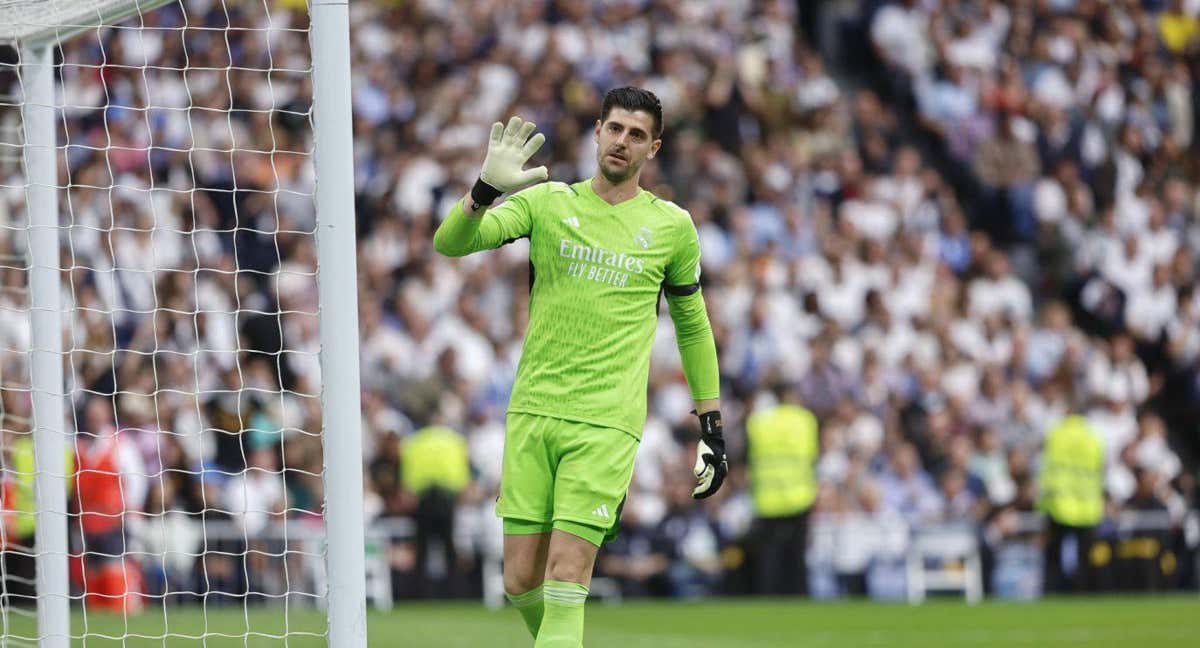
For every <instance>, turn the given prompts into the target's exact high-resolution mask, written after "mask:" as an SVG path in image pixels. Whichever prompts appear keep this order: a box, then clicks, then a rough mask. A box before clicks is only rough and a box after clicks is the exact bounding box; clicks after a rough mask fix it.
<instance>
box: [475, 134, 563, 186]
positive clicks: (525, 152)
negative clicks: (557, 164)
mask: <svg viewBox="0 0 1200 648" xmlns="http://www.w3.org/2000/svg"><path fill="white" fill-rule="evenodd" d="M536 127H537V126H536V125H535V124H534V123H533V122H527V121H524V120H522V119H521V118H520V117H516V116H513V117H512V118H511V119H509V120H508V125H507V126H505V125H502V124H501V123H500V122H496V123H494V124H492V134H491V137H490V138H489V139H488V150H487V157H485V158H484V159H483V168H482V169H480V171H479V182H476V183H475V187H474V188H473V189H471V199H472V200H474V201H475V203H476V204H479V205H490V204H492V202H494V201H495V200H496V198H498V197H499V196H500V195H501V194H505V193H508V192H510V191H515V190H517V189H520V188H522V187H525V186H527V185H531V184H534V183H536V182H543V181H545V180H546V179H547V178H549V177H550V173H549V171H547V170H546V167H544V166H539V167H534V168H532V169H523V168H522V167H524V166H525V163H526V162H528V161H529V158H531V157H533V154H534V153H537V151H538V149H540V148H542V144H543V143H545V141H546V136H545V135H542V134H541V133H534V132H533V131H534V129H535V128H536ZM530 135H532V137H530ZM481 185H482V186H481Z"/></svg>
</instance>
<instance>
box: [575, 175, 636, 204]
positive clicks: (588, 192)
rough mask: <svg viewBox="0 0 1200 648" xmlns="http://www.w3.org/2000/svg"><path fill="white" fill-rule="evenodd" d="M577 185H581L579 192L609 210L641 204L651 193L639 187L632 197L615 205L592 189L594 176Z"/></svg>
mask: <svg viewBox="0 0 1200 648" xmlns="http://www.w3.org/2000/svg"><path fill="white" fill-rule="evenodd" d="M576 186H577V187H579V193H581V194H582V195H585V196H588V197H589V198H590V199H591V200H592V201H594V202H595V203H596V204H598V205H600V206H601V207H603V208H604V209H606V210H608V211H612V212H618V211H624V210H626V209H628V208H630V207H633V206H635V205H639V204H641V203H643V202H645V200H646V197H647V196H649V195H650V192H649V191H646V190H645V189H642V188H641V187H638V192H637V194H635V195H634V196H633V197H632V198H629V199H628V200H623V201H621V202H619V203H616V204H615V205H614V204H613V203H610V202H608V201H607V200H605V199H603V198H601V197H600V196H599V194H597V193H596V192H595V191H594V190H593V189H592V178H587V179H586V180H582V181H580V182H579V184H578V185H576Z"/></svg>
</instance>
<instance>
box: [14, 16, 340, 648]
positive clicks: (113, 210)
mask: <svg viewBox="0 0 1200 648" xmlns="http://www.w3.org/2000/svg"><path fill="white" fill-rule="evenodd" d="M117 4H120V3H112V2H94V1H93V2H89V1H88V0H77V1H76V2H74V3H70V2H64V1H62V0H59V1H55V0H23V1H22V2H14V1H13V0H0V14H2V15H3V16H4V20H0V22H3V23H4V24H5V29H12V28H14V26H15V27H18V28H19V27H20V26H21V25H20V22H21V21H22V20H25V21H28V22H29V23H30V25H31V26H33V27H36V28H37V29H31V30H28V31H27V33H38V32H40V31H42V30H44V29H46V28H47V27H49V28H50V29H51V33H56V32H55V30H58V31H57V33H58V35H59V36H62V35H63V34H66V33H68V32H69V33H70V34H71V35H70V36H69V37H66V38H63V39H62V40H61V41H60V43H59V45H58V47H57V48H56V49H55V79H54V91H55V92H54V109H55V114H56V120H55V121H56V124H57V134H56V142H57V146H56V150H55V161H56V165H57V168H58V172H57V173H58V176H57V177H58V181H57V191H58V206H59V213H58V224H59V237H58V238H59V243H60V264H61V277H62V295H61V303H62V311H63V323H64V327H63V331H62V336H63V354H62V362H63V367H64V376H65V382H66V385H65V387H64V391H65V394H66V399H65V400H66V402H65V409H66V419H67V420H65V421H62V422H61V425H55V424H53V423H45V424H43V423H39V426H40V427H48V428H52V429H53V430H54V432H53V433H56V434H58V433H61V434H64V435H65V437H66V443H67V447H68V457H67V466H68V468H67V470H66V474H65V475H64V476H63V478H64V479H66V483H67V485H66V490H67V493H68V511H67V512H68V520H69V524H68V526H69V529H68V546H69V556H68V565H69V573H70V594H71V607H72V620H73V621H72V628H71V636H72V645H76V644H77V642H79V641H80V640H82V641H83V644H84V645H88V646H92V645H122V646H123V645H163V646H167V645H170V646H176V645H196V646H212V645H238V646H242V645H254V646H260V645H280V646H283V645H297V644H295V643H292V642H295V641H296V640H301V641H311V640H314V639H316V638H319V637H324V636H325V633H326V627H325V621H324V619H323V617H322V616H321V615H320V614H314V613H313V609H314V607H317V606H321V605H323V603H324V602H323V598H322V597H323V596H324V584H325V573H324V569H325V568H324V564H325V563H324V553H325V542H324V531H323V525H322V509H323V501H324V498H323V493H322V445H321V436H320V430H321V411H320V398H319V397H320V385H321V382H320V375H319V365H318V350H319V339H318V316H319V308H318V297H317V270H316V265H317V263H316V245H315V237H314V233H315V208H314V202H313V187H314V169H313V156H312V151H313V128H312V120H311V116H312V114H311V112H312V111H311V105H312V74H311V70H312V65H311V58H310V49H309V27H308V12H307V10H306V7H305V6H304V3H303V0H300V1H299V2H297V1H296V0H291V1H279V0H271V1H270V2H264V1H263V0H257V1H255V0H187V1H186V2H182V1H178V0H176V1H175V2H168V3H166V4H164V5H163V6H161V7H159V8H155V9H147V8H146V3H144V2H143V3H142V7H140V8H139V7H138V5H137V4H136V3H135V4H134V5H133V9H132V10H126V11H125V14H124V15H125V16H126V17H124V18H122V19H121V20H119V21H118V22H115V23H111V24H103V25H102V24H101V22H102V21H105V20H109V19H110V18H111V17H112V16H115V15H117V14H116V13H112V12H111V11H109V9H107V8H105V7H110V6H113V5H117ZM154 4H159V3H157V2H156V3H154ZM66 5H72V7H67V8H68V9H69V8H79V7H82V8H84V9H86V11H82V12H80V11H74V12H71V11H65V13H62V15H61V16H60V17H56V18H53V19H49V18H47V16H50V15H51V14H50V13H47V11H49V10H51V9H53V10H55V11H57V10H58V8H62V7H65V6H66ZM102 5H103V6H104V7H102ZM125 6H126V7H128V3H125ZM106 11H108V13H106ZM64 16H65V17H64ZM64 20H66V21H68V22H67V23H64V22H62V21H64ZM55 21H58V22H57V23H55ZM45 23H54V24H51V25H47V24H45ZM83 25H87V27H86V28H82V29H81V28H80V27H82V26H83ZM9 36H10V37H11V32H10V33H9ZM0 37H4V35H3V34H0ZM21 57H22V53H21V50H20V49H18V48H16V47H12V46H0V435H2V438H0V450H2V452H0V471H2V472H0V476H2V485H3V490H2V505H0V516H2V520H3V524H2V525H0V547H2V550H3V561H0V569H2V571H0V621H2V622H3V628H4V631H3V634H2V638H0V646H20V645H35V643H36V642H37V640H38V639H39V637H40V636H44V633H45V629H42V630H41V631H40V632H42V633H43V634H42V635H39V630H38V628H37V623H36V613H35V607H34V606H35V603H36V600H37V596H38V593H37V592H36V589H35V584H34V575H35V571H34V569H35V567H34V565H35V564H36V560H37V558H38V555H39V550H38V547H37V545H36V543H35V542H34V537H35V530H36V518H35V514H34V512H35V506H34V495H33V483H34V481H35V470H34V461H33V442H32V438H31V437H32V432H31V430H32V429H33V423H32V407H31V400H32V399H31V396H32V388H31V378H30V376H31V373H30V371H31V370H30V360H31V355H32V354H31V336H32V331H31V325H30V317H29V316H30V308H31V305H30V304H31V296H30V291H29V289H28V281H29V275H30V270H31V261H30V253H29V238H30V236H29V234H30V214H29V213H28V210H27V208H26V206H27V198H28V192H29V190H30V187H31V186H32V184H31V180H30V179H29V178H28V176H27V174H26V172H25V170H26V165H27V162H28V155H29V151H28V150H26V148H25V147H23V142H24V141H25V140H26V138H27V133H26V132H25V129H24V125H23V123H22V119H21V115H22V106H23V103H24V102H26V101H28V93H27V91H26V89H27V85H26V84H27V82H28V81H27V80H26V79H24V78H23V76H22V73H23V70H24V69H26V68H23V67H22V59H21ZM218 611H219V614H218ZM218 616H219V620H218ZM57 631H58V632H61V631H62V629H57ZM305 638H308V639H305ZM306 645H307V644H306Z"/></svg>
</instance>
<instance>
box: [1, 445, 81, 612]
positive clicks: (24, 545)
mask: <svg viewBox="0 0 1200 648" xmlns="http://www.w3.org/2000/svg"><path fill="white" fill-rule="evenodd" d="M3 434H4V437H5V438H4V440H3V442H2V443H0V449H2V451H3V452H4V457H3V462H2V464H0V466H2V468H0V488H2V489H3V495H2V496H0V517H2V518H3V519H2V520H0V522H2V523H3V524H4V532H5V533H4V542H3V543H0V549H3V560H4V572H5V574H7V582H6V583H5V590H4V596H3V604H5V605H22V606H33V605H34V604H35V603H36V602H37V593H36V591H35V590H34V581H35V579H36V575H37V571H36V570H37V564H36V560H35V559H34V554H33V551H32V548H33V540H34V532H35V531H36V530H37V503H36V500H35V499H34V490H33V485H34V480H35V479H36V477H37V469H36V465H35V463H34V457H33V436H32V435H31V434H27V433H26V434H16V433H12V432H4V433H3ZM63 466H64V469H65V471H66V472H65V474H67V475H72V474H73V473H74V472H75V469H74V468H73V466H74V453H73V452H72V451H71V448H70V447H68V448H67V451H66V456H65V460H64V464H63Z"/></svg>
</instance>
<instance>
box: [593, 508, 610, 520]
mask: <svg viewBox="0 0 1200 648" xmlns="http://www.w3.org/2000/svg"><path fill="white" fill-rule="evenodd" d="M592 515H595V516H596V517H602V518H604V519H605V520H607V519H608V504H601V505H600V506H597V507H596V510H594V511H592Z"/></svg>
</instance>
